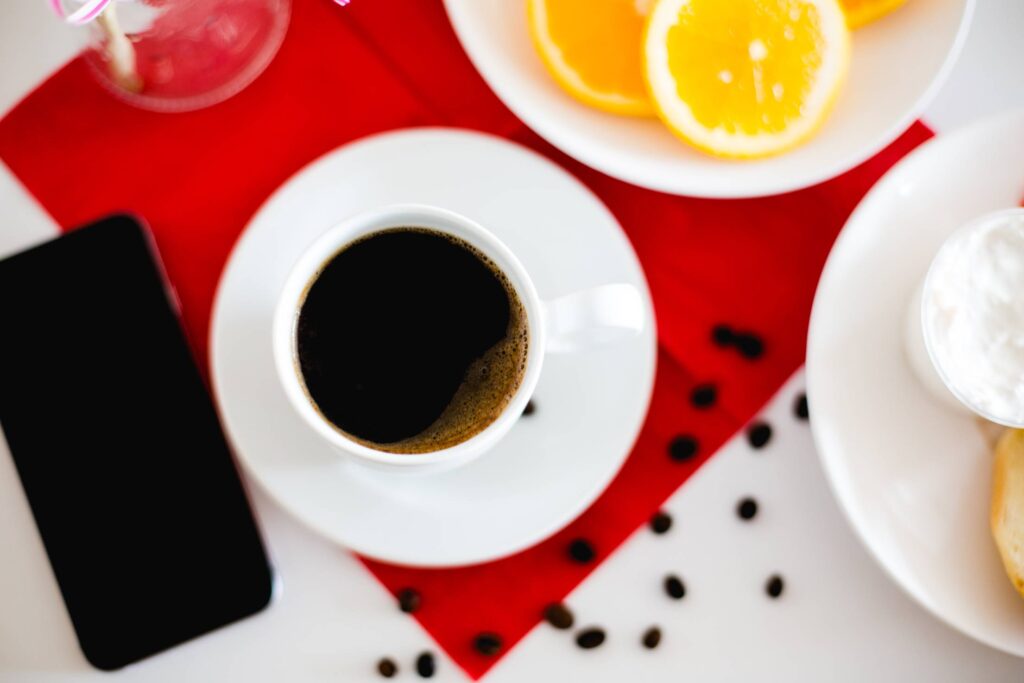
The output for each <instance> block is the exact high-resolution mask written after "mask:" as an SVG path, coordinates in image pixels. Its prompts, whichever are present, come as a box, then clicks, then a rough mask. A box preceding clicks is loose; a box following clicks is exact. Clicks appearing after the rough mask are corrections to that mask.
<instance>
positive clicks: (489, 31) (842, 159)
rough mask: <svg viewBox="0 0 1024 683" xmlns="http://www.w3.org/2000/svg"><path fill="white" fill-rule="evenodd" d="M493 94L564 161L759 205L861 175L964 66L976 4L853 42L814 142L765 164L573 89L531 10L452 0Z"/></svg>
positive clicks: (909, 11)
mask: <svg viewBox="0 0 1024 683" xmlns="http://www.w3.org/2000/svg"><path fill="white" fill-rule="evenodd" d="M445 7H446V9H447V11H448V16H449V18H450V19H451V22H452V25H453V26H454V27H455V32H456V33H457V34H458V36H459V41H460V42H461V43H462V46H463V48H465V50H466V52H467V53H468V54H469V57H470V59H472V60H473V64H474V65H475V66H476V68H477V70H478V71H480V73H481V75H483V77H484V79H485V80H486V81H487V84H488V85H490V87H491V89H492V90H494V92H495V93H497V95H498V97H500V98H501V99H502V101H503V102H504V103H505V105H506V106H508V108H509V109H511V110H512V111H513V112H515V114H516V115H517V116H518V117H519V118H520V119H522V120H523V121H524V122H525V123H526V124H527V125H528V126H530V128H532V129H533V130H534V131H536V132H537V133H538V134H539V135H541V136H542V137H544V138H545V139H547V141H548V142H550V143H551V144H553V145H555V146H556V147H558V148H559V149H561V150H562V151H563V152H565V153H566V154H568V155H569V156H572V157H574V158H576V159H578V160H579V161H581V162H583V163H585V164H587V165H589V166H592V167H593V168H596V169H597V170H599V171H602V172H603V173H607V174H608V175H610V176H614V177H616V178H619V179H620V180H625V181H627V182H630V183H633V184H635V185H640V186H641V187H648V188H651V189H654V190H660V191H663V192H671V193H673V194H682V195H692V196H698V197H754V196H759V195H767V194H776V193H780V192H786V191H789V190H795V189H799V188H802V187H807V186H809V185H813V184H815V183H819V182H821V181H824V180H828V179H829V178H832V177H835V176H837V175H839V174H840V173H842V172H843V171H845V170H847V169H849V168H851V167H853V166H855V165H857V164H858V163H860V162H861V161H864V160H865V159H867V158H869V157H871V156H873V155H874V154H875V153H876V152H877V151H879V150H880V149H881V148H882V147H884V146H885V145H887V144H888V143H890V142H891V141H892V140H894V139H895V138H896V137H897V136H898V135H899V134H900V133H902V132H903V131H904V130H906V129H907V127H908V126H909V125H910V124H911V122H912V121H913V120H914V118H915V117H917V116H918V115H919V114H920V113H921V111H922V110H923V109H924V107H925V106H926V105H927V103H928V102H929V101H930V100H931V98H932V96H933V95H934V94H935V93H936V91H937V90H938V88H939V86H940V85H941V84H942V82H943V81H944V80H945V77H946V74H948V73H949V70H950V68H951V67H952V65H953V63H954V62H955V61H956V57H957V55H958V54H959V52H960V46H961V45H962V44H963V40H964V37H965V36H966V35H967V27H968V25H969V24H970V17H971V14H972V11H973V8H974V0H914V2H908V3H907V4H906V5H905V6H904V7H901V8H900V9H899V11H897V12H894V13H893V14H891V15H889V16H887V17H884V18H883V19H880V20H879V21H877V22H875V23H873V24H871V25H869V26H866V27H864V28H861V29H859V30H857V31H855V32H854V34H853V59H852V62H851V64H850V73H849V78H848V80H847V83H846V86H845V89H844V91H843V93H842V95H841V96H840V98H839V102H838V103H837V105H836V109H835V111H833V112H832V115H831V116H830V117H829V120H828V121H827V122H826V123H825V125H824V127H823V128H822V130H821V131H820V132H819V133H818V134H817V135H816V136H815V137H814V138H813V139H812V140H811V141H809V142H808V143H807V144H805V145H802V146H800V147H798V148H797V149H795V150H793V151H791V152H788V153H786V154H783V155H780V156H777V157H772V158H768V159H764V160H760V161H746V162H736V161H730V160H723V159H716V158H714V157H711V156H708V155H706V154H703V153H701V152H698V151H696V150H694V149H692V148H690V147H688V146H687V145H686V144H684V143H682V142H680V141H679V140H677V139H676V138H675V137H674V136H673V135H672V134H671V133H669V131H668V130H667V129H666V128H665V126H664V125H662V124H661V123H659V122H658V121H657V120H656V119H640V118H632V117H623V116H615V115H613V114H607V113H605V112H601V111H598V110H596V109H593V108H590V107H588V106H586V105H583V104H581V103H579V102H577V101H576V100H574V99H573V98H572V97H570V96H569V95H567V94H566V93H565V92H563V91H562V89H561V88H559V87H558V85H557V84H556V83H555V81H554V79H553V78H551V76H550V75H549V74H548V72H547V70H546V69H545V68H544V65H543V64H542V63H541V60H540V58H539V57H538V56H537V53H536V51H535V50H534V47H533V44H532V41H531V39H530V34H529V30H528V28H527V25H526V0H445Z"/></svg>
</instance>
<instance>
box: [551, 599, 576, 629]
mask: <svg viewBox="0 0 1024 683" xmlns="http://www.w3.org/2000/svg"><path fill="white" fill-rule="evenodd" d="M544 620H545V621H547V622H548V623H549V624H551V625H552V626H554V627H555V628H557V629H558V630H560V631H564V630H566V629H570V628H572V625H573V622H575V621H576V620H575V619H574V618H573V616H572V612H571V611H570V610H569V608H568V607H566V606H565V605H562V604H559V603H555V604H552V605H548V606H547V607H546V608H545V609H544Z"/></svg>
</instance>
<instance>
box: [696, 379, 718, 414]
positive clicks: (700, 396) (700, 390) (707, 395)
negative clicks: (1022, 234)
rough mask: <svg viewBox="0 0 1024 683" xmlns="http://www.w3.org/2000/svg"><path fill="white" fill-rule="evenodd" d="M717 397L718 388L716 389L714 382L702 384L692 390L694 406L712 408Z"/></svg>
mask: <svg viewBox="0 0 1024 683" xmlns="http://www.w3.org/2000/svg"><path fill="white" fill-rule="evenodd" d="M716 398H718V390H717V389H715V385H714V384H701V385H699V386H696V387H694V389H693V391H692V392H690V403H692V404H693V407H694V408H701V409H703V408H710V407H711V406H713V405H714V404H715V399H716Z"/></svg>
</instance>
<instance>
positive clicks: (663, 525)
mask: <svg viewBox="0 0 1024 683" xmlns="http://www.w3.org/2000/svg"><path fill="white" fill-rule="evenodd" d="M650 527H651V531H653V532H654V533H656V534H659V535H660V534H663V533H665V532H666V531H668V530H669V529H671V528H672V516H671V515H670V514H668V513H667V512H664V511H658V512H656V513H654V516H653V517H651V521H650Z"/></svg>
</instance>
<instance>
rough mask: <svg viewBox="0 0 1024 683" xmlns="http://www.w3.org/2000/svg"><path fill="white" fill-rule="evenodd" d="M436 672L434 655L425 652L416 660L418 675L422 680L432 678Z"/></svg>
mask: <svg viewBox="0 0 1024 683" xmlns="http://www.w3.org/2000/svg"><path fill="white" fill-rule="evenodd" d="M435 671H437V664H436V663H435V662H434V655H432V654H430V653H429V652H424V653H422V654H421V655H420V656H419V657H417V658H416V673H418V674H419V675H420V677H421V678H432V677H433V676H434V672H435Z"/></svg>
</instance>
